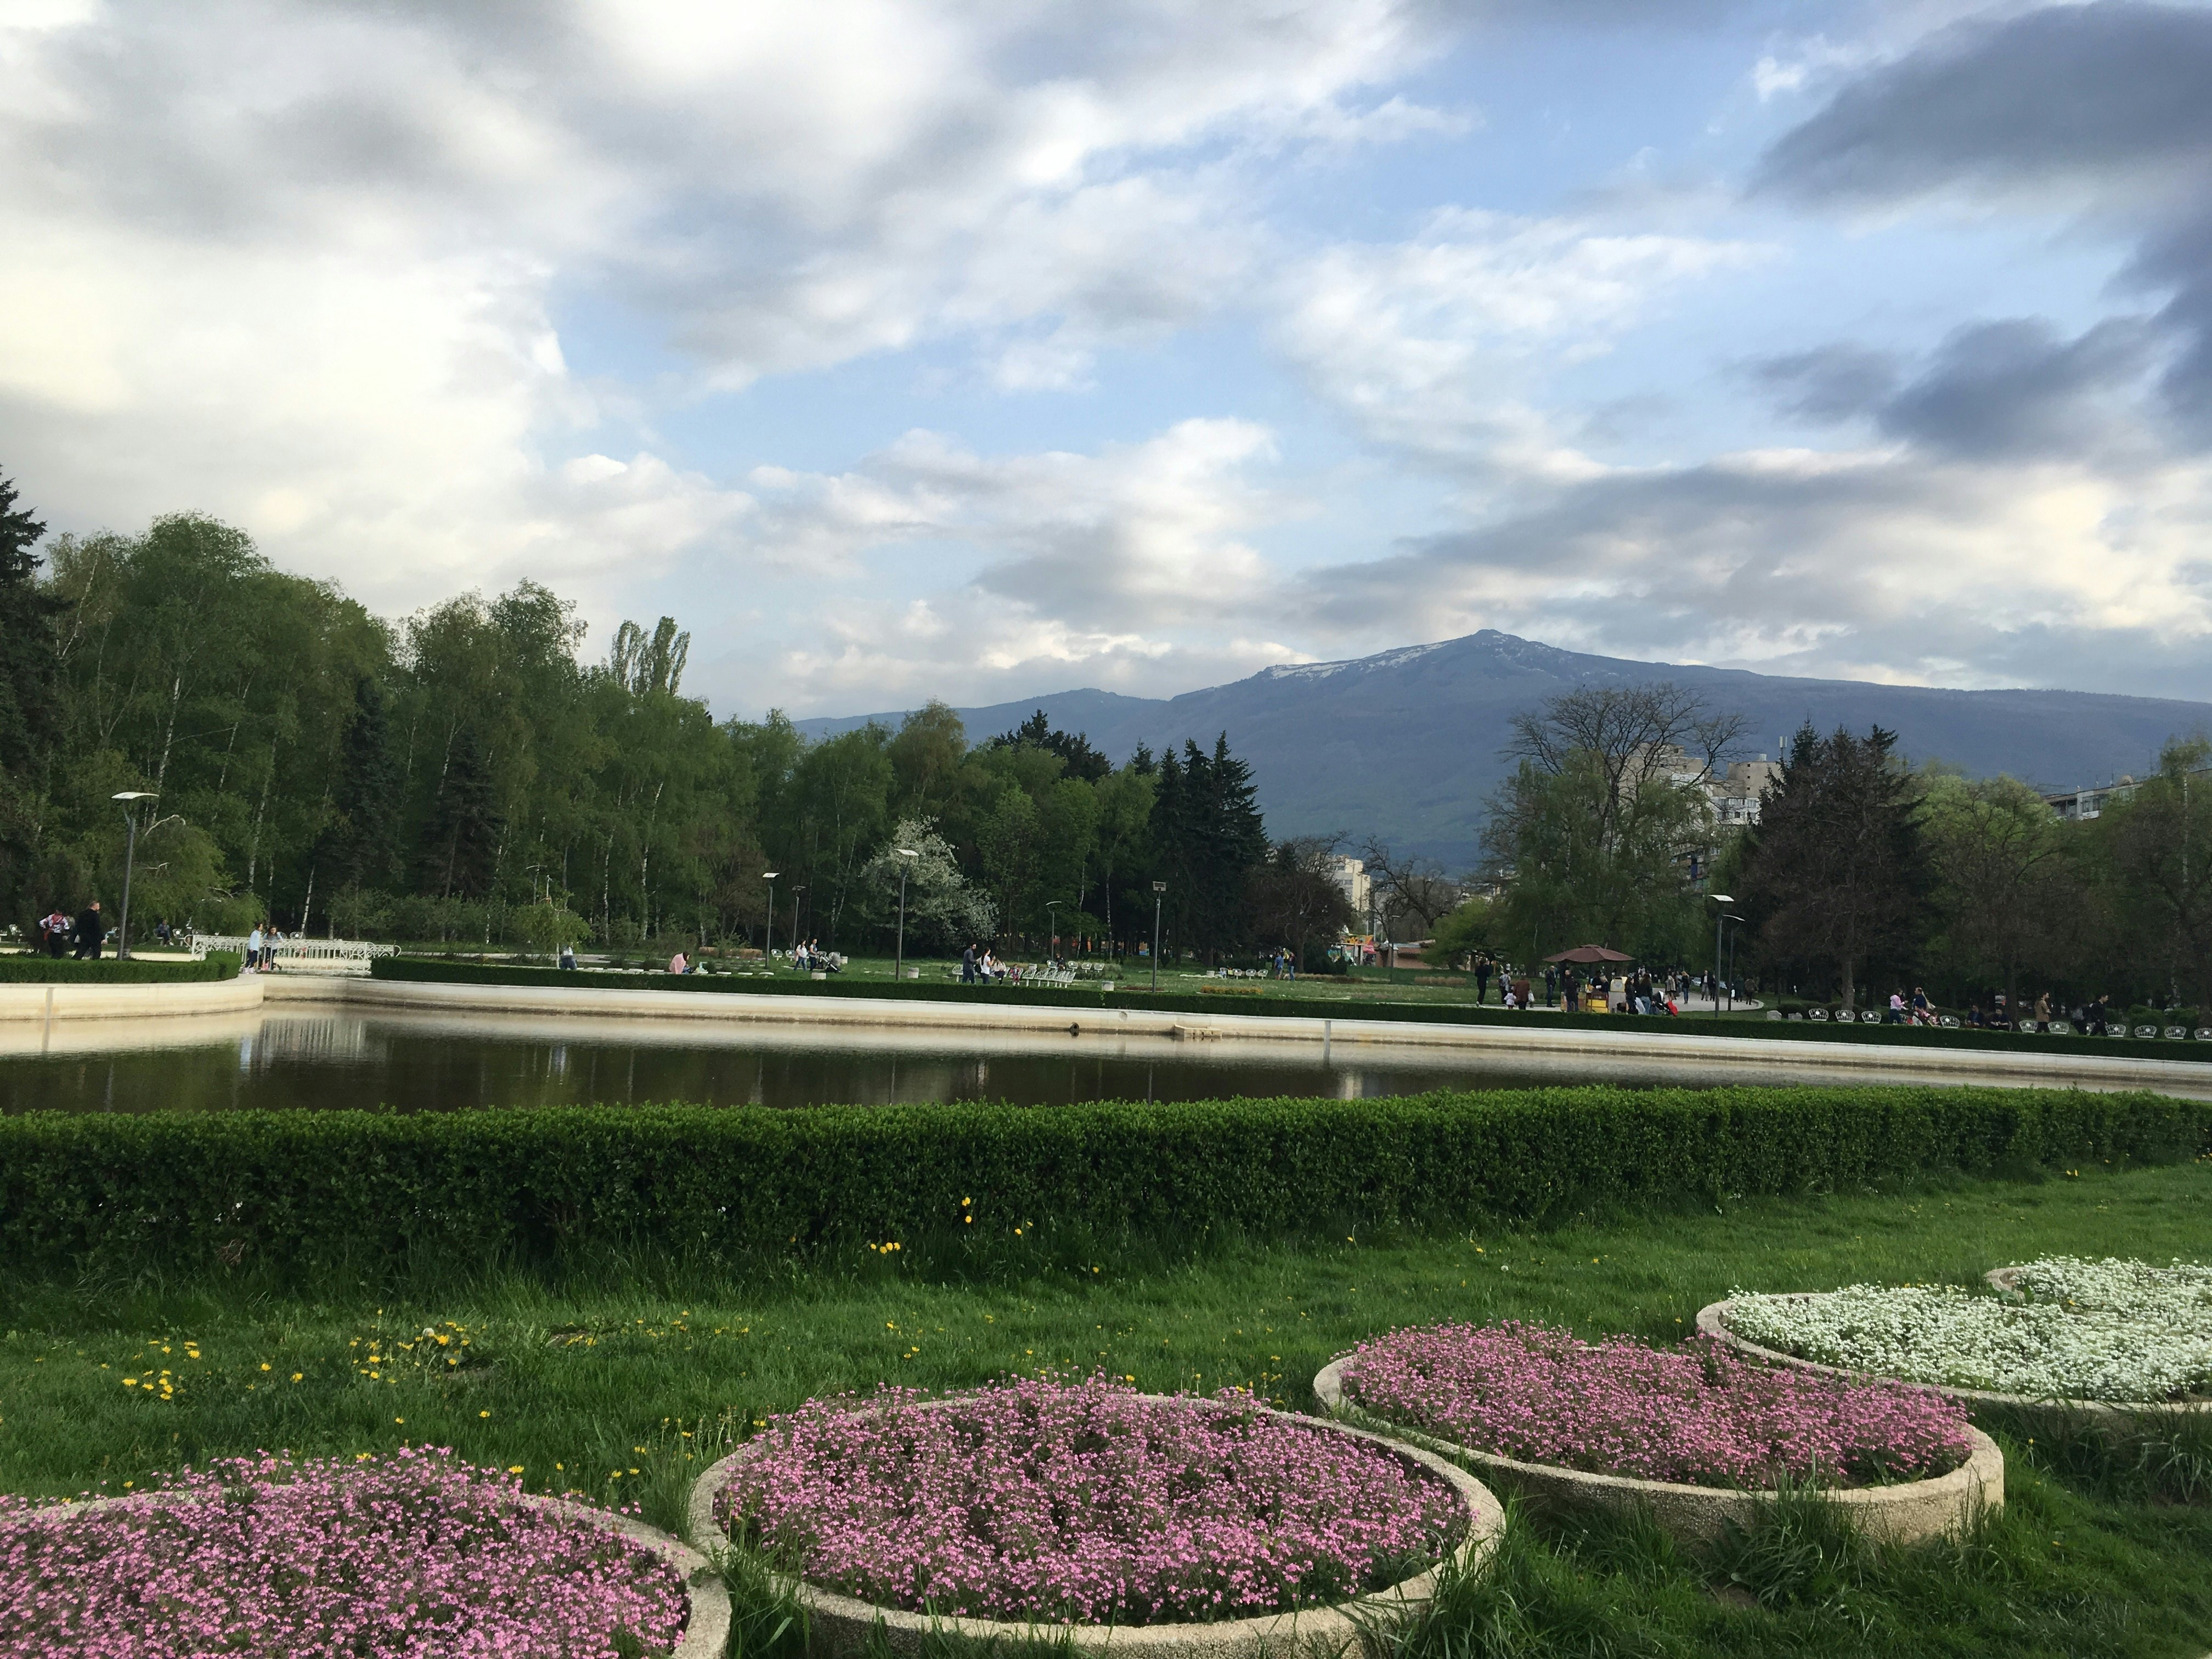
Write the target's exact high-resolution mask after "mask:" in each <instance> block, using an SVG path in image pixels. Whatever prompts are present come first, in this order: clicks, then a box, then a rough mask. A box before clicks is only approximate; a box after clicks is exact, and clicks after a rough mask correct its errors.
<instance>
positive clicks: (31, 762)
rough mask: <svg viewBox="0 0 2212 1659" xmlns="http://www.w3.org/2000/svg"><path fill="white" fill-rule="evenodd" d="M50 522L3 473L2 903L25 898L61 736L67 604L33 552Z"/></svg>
mask: <svg viewBox="0 0 2212 1659" xmlns="http://www.w3.org/2000/svg"><path fill="white" fill-rule="evenodd" d="M45 534H46V526H45V525H44V524H42V523H40V521H39V520H36V519H34V518H33V517H32V516H31V513H30V512H29V510H28V509H27V508H25V507H18V506H17V505H16V493H15V485H14V484H13V483H10V482H9V480H8V479H7V478H5V477H0V902H4V903H6V904H7V906H8V907H9V908H10V909H13V908H15V907H16V903H17V901H18V900H20V899H21V896H22V894H21V887H22V884H23V882H24V878H25V875H26V872H27V868H28V866H29V863H30V860H31V859H32V857H33V853H34V850H35V849H34V847H33V842H35V839H36V833H35V828H36V823H37V816H38V815H37V810H36V803H37V801H38V799H39V797H40V795H41V794H42V793H44V791H45V788H46V774H47V769H48V767H49V766H50V764H51V763H52V758H53V754H54V749H55V745H56V744H58V742H59V740H60V737H61V725H62V718H61V689H60V685H61V659H60V655H59V653H58V652H57V650H56V649H55V644H54V618H55V617H56V616H57V615H58V614H59V613H60V612H61V611H63V610H64V609H66V608H67V607H66V606H65V605H64V604H63V603H62V602H61V601H59V600H57V599H52V598H51V597H50V596H48V595H47V594H46V593H44V592H40V588H39V580H38V577H39V556H38V555H37V554H36V553H34V552H33V551H32V549H33V547H34V546H35V545H36V544H37V543H38V540H39V538H40V537H41V536H44V535H45Z"/></svg>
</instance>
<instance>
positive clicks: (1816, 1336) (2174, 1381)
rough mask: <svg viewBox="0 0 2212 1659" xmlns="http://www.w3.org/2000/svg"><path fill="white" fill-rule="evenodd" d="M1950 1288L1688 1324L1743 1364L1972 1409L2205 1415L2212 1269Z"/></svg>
mask: <svg viewBox="0 0 2212 1659" xmlns="http://www.w3.org/2000/svg"><path fill="white" fill-rule="evenodd" d="M1988 1278H1989V1281H1990V1285H1991V1286H1992V1290H1993V1291H1994V1293H1984V1292H1978V1291H1968V1290H1966V1289H1963V1288H1961V1287H1960V1286H1958V1285H1847V1286H1845V1287H1844V1289H1842V1290H1838V1291H1803V1292H1796V1293H1791V1294H1784V1295H1765V1296H1747V1295H1745V1294H1743V1293H1742V1292H1741V1291H1739V1292H1737V1293H1736V1295H1735V1296H1734V1297H1731V1298H1730V1299H1729V1300H1728V1301H1726V1302H1717V1303H1715V1304H1713V1305H1712V1306H1711V1307H1709V1308H1707V1309H1705V1310H1703V1311H1702V1312H1701V1313H1699V1316H1698V1327H1699V1330H1701V1331H1703V1332H1704V1333H1705V1334H1707V1335H1710V1336H1712V1337H1714V1338H1715V1339H1717V1340H1719V1341H1721V1342H1722V1343H1724V1344H1725V1345H1727V1346H1729V1348H1731V1349H1733V1350H1734V1351H1735V1352H1738V1353H1741V1354H1742V1355H1744V1356H1746V1357H1747V1358H1753V1359H1758V1360H1760V1361H1763V1362H1765V1363H1767V1364H1776V1365H1782V1366H1787V1367H1790V1368H1791V1369H1793V1370H1799V1371H1804V1372H1816V1373H1825V1374H1827V1375H1832V1376H1833V1375H1856V1376H1884V1377H1889V1378H1893V1379H1897V1380H1900V1381H1904V1382H1909V1383H1918V1384H1920V1385H1922V1386H1923V1387H1926V1388H1931V1389H1936V1390H1937V1391H1938V1392H1940V1393H1942V1394H1944V1395H1948V1397H1950V1398H1951V1399H1954V1400H1956V1401H1960V1402H1961V1403H1963V1404H1965V1405H1967V1406H1972V1407H1981V1406H1996V1407H2008V1408H2010V1409H2013V1410H2015V1411H2021V1412H2027V1413H2038V1412H2056V1413H2071V1414H2082V1415H2087V1416H2091V1417H2096V1416H2106V1417H2110V1416H2115V1415H2125V1416H2144V1417H2171V1416H2176V1415H2182V1414H2187V1413H2197V1412H2203V1411H2206V1410H2212V1269H2207V1268H2204V1267H2197V1266H2192V1265H2191V1264H2187V1263H2179V1262H2177V1263H2175V1264H2173V1265H2172V1267H2150V1266H2148V1264H2146V1263H2142V1262H2134V1261H2101V1262H2096V1261H2080V1260H2077V1259H2075V1258H2073V1257H2065V1256H2057V1257H2051V1258H2049V1259H2047V1260H2045V1261H2034V1262H2027V1263H2023V1264H2021V1265H2019V1266H2016V1267H2001V1268H1998V1269H1997V1270H1996V1271H1995V1272H1993V1273H1990V1274H1989V1275H1988Z"/></svg>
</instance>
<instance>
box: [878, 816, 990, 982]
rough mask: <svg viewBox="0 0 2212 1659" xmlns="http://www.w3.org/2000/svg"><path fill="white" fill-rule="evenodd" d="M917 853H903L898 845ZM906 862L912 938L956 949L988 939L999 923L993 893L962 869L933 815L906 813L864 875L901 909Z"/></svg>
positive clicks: (908, 921)
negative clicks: (974, 882) (901, 879)
mask: <svg viewBox="0 0 2212 1659" xmlns="http://www.w3.org/2000/svg"><path fill="white" fill-rule="evenodd" d="M899 848H906V849H908V851H910V852H912V853H913V854H914V855H915V856H914V857H912V858H904V857H902V856H901V855H900V854H899V851H898V849H899ZM901 866H904V874H905V877H906V930H907V937H908V939H909V940H911V941H913V942H915V943H916V944H919V945H924V946H927V947H933V948H938V949H942V948H945V947H946V946H951V947H952V948H954V949H956V950H957V948H958V947H959V946H960V945H961V944H963V942H965V941H967V940H969V939H989V938H990V937H991V934H992V933H993V931H994V928H995V927H996V926H997V921H998V918H997V915H996V914H995V913H994V909H993V908H992V904H991V901H990V899H989V897H988V896H987V895H985V894H983V893H981V892H979V891H977V890H975V888H974V887H972V886H970V885H969V882H968V878H967V877H966V876H964V875H963V874H962V873H961V870H960V860H959V857H958V855H957V854H955V853H954V852H953V850H952V843H951V842H949V841H947V840H945V837H944V836H940V835H939V834H938V833H937V825H936V820H935V819H933V818H902V819H900V820H899V823H898V827H897V828H896V829H893V830H892V831H891V838H890V841H888V842H885V843H884V846H883V847H882V848H880V849H879V850H878V852H877V854H876V855H875V856H874V857H873V858H872V859H870V860H868V863H867V866H866V869H865V870H864V871H863V872H862V873H863V875H864V876H865V877H866V879H867V880H868V881H869V882H870V883H871V884H872V885H874V886H876V887H878V888H879V889H881V890H883V891H884V893H885V894H886V895H889V896H890V897H891V902H892V905H893V907H894V914H896V903H897V897H896V895H897V893H898V890H899V877H900V874H901Z"/></svg>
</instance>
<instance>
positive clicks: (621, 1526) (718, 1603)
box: [27, 1488, 730, 1659]
mask: <svg viewBox="0 0 2212 1659" xmlns="http://www.w3.org/2000/svg"><path fill="white" fill-rule="evenodd" d="M194 1501H195V1499H194V1498H193V1497H192V1496H191V1494H190V1493H188V1492H168V1491H163V1490H161V1489H159V1488H156V1489H155V1490H153V1491H150V1492H117V1493H113V1494H111V1495H110V1496H108V1497H106V1498H63V1499H62V1500H61V1501H60V1502H59V1503H55V1504H40V1506H39V1507H38V1508H36V1509H34V1510H29V1511H27V1518H36V1517H38V1516H63V1515H68V1516H80V1515H94V1514H97V1513H98V1512H99V1511H100V1510H111V1509H125V1508H129V1509H147V1508H163V1507H167V1505H170V1504H178V1505H183V1504H191V1503H192V1502H194ZM515 1501H516V1502H518V1503H520V1504H522V1505H523V1507H525V1508H526V1509H533V1510H550V1511H551V1512H552V1513H554V1514H556V1515H563V1516H570V1517H571V1518H574V1519H576V1520H580V1521H584V1522H588V1523H590V1524H591V1525H592V1526H595V1527H598V1528H600V1529H601V1530H603V1531H605V1532H611V1533H616V1534H620V1535H621V1536H623V1537H624V1538H627V1539H628V1540H629V1541H630V1542H632V1543H634V1544H641V1545H643V1546H644V1547H646V1548H647V1549H649V1550H651V1551H652V1552H653V1553H654V1554H655V1555H658V1556H659V1557H660V1559H662V1560H664V1561H665V1562H667V1563H668V1565H671V1567H673V1568H675V1569H676V1573H677V1581H678V1583H679V1584H681V1585H682V1587H683V1589H684V1607H685V1614H684V1635H683V1638H682V1639H681V1640H679V1641H678V1643H677V1644H676V1647H675V1650H674V1651H673V1652H672V1653H671V1655H670V1656H669V1659H722V1650H723V1649H724V1648H726V1646H728V1645H729V1639H730V1592H729V1589H728V1587H727V1586H726V1585H725V1584H724V1583H722V1575H721V1573H720V1571H719V1570H718V1569H717V1568H716V1567H715V1565H714V1563H713V1562H712V1561H710V1560H708V1559H707V1557H706V1556H704V1555H702V1553H700V1552H698V1551H697V1550H695V1549H693V1548H692V1547H690V1545H689V1544H687V1543H685V1542H684V1541H683V1540H682V1539H680V1538H678V1537H676V1536H675V1535H674V1534H671V1533H665V1532H663V1531H661V1530H660V1529H659V1528H658V1527H653V1526H648V1525H647V1524H646V1523H645V1522H642V1521H640V1520H638V1519H637V1518H636V1517H635V1516H628V1515H617V1514H616V1513H615V1512H614V1511H613V1510H603V1509H599V1508H596V1507H594V1506H593V1505H592V1504H580V1503H577V1502H576V1501H575V1500H574V1499H573V1498H552V1497H548V1496H545V1495H544V1494H541V1493H538V1492H520V1493H517V1494H516V1498H515Z"/></svg>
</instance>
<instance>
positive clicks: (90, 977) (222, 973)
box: [0, 951, 239, 985]
mask: <svg viewBox="0 0 2212 1659" xmlns="http://www.w3.org/2000/svg"><path fill="white" fill-rule="evenodd" d="M238 964H239V958H238V956H237V953H236V952H235V951H209V952H208V954H207V956H206V957H205V958H204V960H202V961H199V962H142V961H140V960H139V959H138V958H137V957H131V958H130V959H129V960H128V961H124V960H119V959H118V958H117V957H102V958H101V959H100V960H99V961H97V962H79V961H77V960H76V958H75V957H40V956H20V957H0V985H23V984H32V985H145V984H162V983H175V982H192V983H197V982H198V981H203V980H210V979H236V978H237V977H238Z"/></svg>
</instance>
